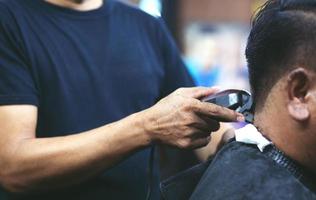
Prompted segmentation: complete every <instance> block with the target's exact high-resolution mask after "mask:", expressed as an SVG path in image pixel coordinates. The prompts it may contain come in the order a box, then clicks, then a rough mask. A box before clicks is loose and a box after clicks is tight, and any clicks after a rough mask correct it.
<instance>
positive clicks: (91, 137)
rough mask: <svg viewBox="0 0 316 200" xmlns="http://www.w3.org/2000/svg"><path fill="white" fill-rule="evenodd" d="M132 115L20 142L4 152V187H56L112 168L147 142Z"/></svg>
mask: <svg viewBox="0 0 316 200" xmlns="http://www.w3.org/2000/svg"><path fill="white" fill-rule="evenodd" d="M136 115H138V114H135V115H132V116H130V117H128V118H125V119H123V120H121V121H119V122H116V123H112V124H109V125H107V126H104V127H101V128H98V129H94V130H91V131H88V132H85V133H81V134H76V135H71V136H66V137H58V138H47V139H25V140H23V141H21V142H20V143H19V144H18V147H17V148H16V150H15V151H14V152H13V153H10V154H8V162H7V163H8V164H7V165H6V167H5V168H6V169H5V171H6V177H7V181H6V183H7V185H6V186H7V188H8V189H10V190H11V191H13V192H22V193H25V192H37V191H39V192H40V191H45V190H51V189H54V188H55V189H57V188H61V187H65V186H69V185H73V184H77V183H80V182H82V181H84V180H87V179H89V178H91V177H92V176H94V175H97V174H98V173H101V172H102V171H103V170H106V169H107V168H110V167H112V166H113V165H115V164H117V163H118V162H120V161H121V160H122V159H124V158H125V157H126V156H128V155H130V154H131V153H133V152H134V151H137V150H138V149H141V148H143V147H146V146H147V145H148V144H149V143H150V139H149V137H148V136H147V134H145V132H144V130H143V129H142V124H141V123H142V122H141V121H140V118H139V117H138V116H137V117H136Z"/></svg>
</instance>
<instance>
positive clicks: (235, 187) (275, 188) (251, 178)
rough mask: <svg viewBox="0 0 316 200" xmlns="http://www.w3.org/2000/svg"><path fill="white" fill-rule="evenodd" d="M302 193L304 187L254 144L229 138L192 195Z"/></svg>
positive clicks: (267, 196)
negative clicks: (228, 141)
mask: <svg viewBox="0 0 316 200" xmlns="http://www.w3.org/2000/svg"><path fill="white" fill-rule="evenodd" d="M205 191H206V192H205ZM306 195H309V194H308V191H307V190H306V189H305V188H304V187H303V186H302V185H301V184H300V183H299V182H298V181H297V180H296V179H295V178H294V177H293V176H292V175H291V174H290V173H289V172H288V171H286V170H285V169H283V168H281V167H280V166H278V165H276V164H275V163H274V162H273V161H272V159H270V158H268V157H266V156H265V155H264V154H262V153H261V152H260V151H259V150H258V149H257V147H256V146H255V145H246V144H242V143H238V142H232V143H230V144H228V145H226V146H225V147H224V148H223V149H222V150H221V151H220V152H219V153H218V155H217V156H216V157H215V158H214V160H213V162H212V164H211V165H210V166H209V168H208V169H207V171H206V172H205V174H204V175H203V177H202V179H201V181H200V183H199V185H198V187H197V190H196V191H195V193H194V195H193V197H196V198H193V199H203V198H205V199H209V198H210V197H212V199H237V200H238V199H304V198H302V197H304V196H306ZM312 196H313V195H312V194H311V193H310V196H309V198H306V199H313V198H315V197H313V198H312Z"/></svg>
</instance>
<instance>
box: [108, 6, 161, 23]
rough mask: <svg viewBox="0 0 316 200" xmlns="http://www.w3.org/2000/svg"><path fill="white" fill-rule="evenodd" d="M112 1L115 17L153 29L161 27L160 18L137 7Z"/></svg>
mask: <svg viewBox="0 0 316 200" xmlns="http://www.w3.org/2000/svg"><path fill="white" fill-rule="evenodd" d="M110 1H112V6H113V9H112V11H113V14H114V15H115V16H119V17H123V18H124V19H126V20H128V21H129V22H136V23H141V24H142V25H148V26H153V27H157V26H159V25H160V22H161V20H160V19H159V18H156V17H154V16H152V15H150V14H148V13H146V12H144V11H142V10H140V9H139V8H138V7H136V6H132V5H128V4H126V3H122V2H119V1H117V0H110Z"/></svg>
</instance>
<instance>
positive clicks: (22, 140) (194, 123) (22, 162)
mask: <svg viewBox="0 0 316 200" xmlns="http://www.w3.org/2000/svg"><path fill="white" fill-rule="evenodd" d="M215 92H218V90H217V89H212V88H186V89H178V90H177V91H175V92H174V93H172V94H171V95H169V96H167V97H166V98H164V99H162V100H161V101H160V102H158V103H157V104H156V105H154V106H153V107H151V108H149V109H147V110H144V111H142V112H139V113H135V114H133V115H131V116H128V117H126V118H125V119H122V120H120V121H118V122H115V123H111V124H108V125H105V126H103V127H99V128H96V129H94V130H90V131H87V132H83V133H78V134H75V135H70V136H65V137H55V138H36V134H35V132H36V123H37V112H38V110H37V108H36V107H34V106H30V105H16V106H0V127H1V129H0V169H1V171H0V183H1V184H2V185H3V186H4V187H5V188H6V189H7V190H8V191H10V192H13V193H19V194H24V193H34V192H43V191H47V190H53V189H59V188H63V187H67V186H71V185H74V184H78V183H80V182H82V181H85V180H88V179H89V178H91V177H93V176H95V175H97V174H99V173H101V172H102V171H104V170H106V169H108V168H110V167H112V166H114V165H115V164H117V163H119V162H120V161H121V160H123V159H124V158H126V157H127V156H129V155H131V154H132V153H133V152H135V151H138V150H141V149H142V148H144V147H146V146H148V145H149V144H151V143H162V144H167V145H171V146H175V147H178V148H182V149H192V148H197V147H201V146H205V145H207V144H208V142H209V139H210V133H211V131H215V130H217V129H218V128H219V122H218V120H221V121H237V120H241V121H242V120H244V118H243V116H242V115H241V114H238V113H235V112H233V111H231V110H228V109H225V108H221V107H218V106H216V105H213V104H209V103H204V102H201V101H199V100H198V99H200V98H202V97H204V96H207V95H210V94H213V93H215Z"/></svg>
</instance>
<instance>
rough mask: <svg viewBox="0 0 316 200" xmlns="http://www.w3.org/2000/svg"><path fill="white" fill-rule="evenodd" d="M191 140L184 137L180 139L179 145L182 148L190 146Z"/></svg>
mask: <svg viewBox="0 0 316 200" xmlns="http://www.w3.org/2000/svg"><path fill="white" fill-rule="evenodd" d="M190 144H191V141H190V140H189V139H182V140H179V141H178V147H179V148H180V149H187V148H189V147H190Z"/></svg>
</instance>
